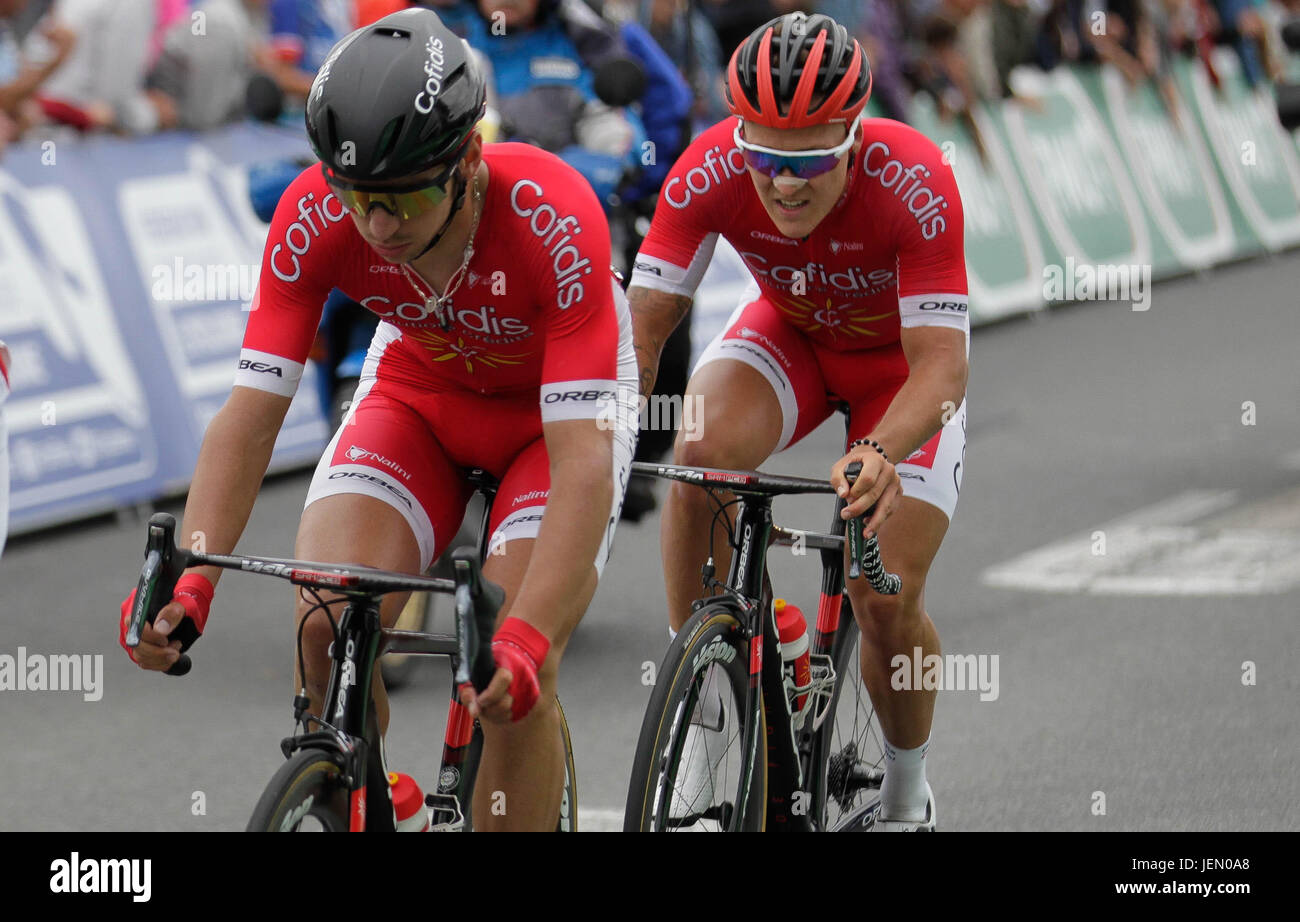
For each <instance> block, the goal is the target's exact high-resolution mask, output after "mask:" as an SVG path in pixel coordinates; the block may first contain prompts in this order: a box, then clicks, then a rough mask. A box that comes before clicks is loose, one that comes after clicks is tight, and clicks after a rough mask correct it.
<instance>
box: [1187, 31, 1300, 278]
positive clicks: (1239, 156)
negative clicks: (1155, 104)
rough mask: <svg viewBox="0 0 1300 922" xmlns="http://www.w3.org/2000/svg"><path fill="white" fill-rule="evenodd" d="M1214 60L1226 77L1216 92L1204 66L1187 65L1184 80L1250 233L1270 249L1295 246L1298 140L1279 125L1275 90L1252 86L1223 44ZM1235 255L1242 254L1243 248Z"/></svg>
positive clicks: (1299, 209) (1299, 204)
mask: <svg viewBox="0 0 1300 922" xmlns="http://www.w3.org/2000/svg"><path fill="white" fill-rule="evenodd" d="M1214 63H1215V66H1216V68H1217V69H1218V71H1219V74H1220V76H1221V77H1222V80H1223V86H1222V87H1221V89H1220V90H1218V91H1217V92H1216V91H1215V90H1214V88H1213V87H1212V86H1211V85H1210V82H1209V78H1208V77H1207V76H1206V74H1205V71H1204V69H1203V68H1200V67H1193V68H1190V69H1185V70H1183V72H1182V73H1180V74H1179V75H1178V78H1179V85H1180V86H1181V87H1182V88H1183V90H1184V92H1186V93H1187V94H1188V97H1189V98H1190V99H1192V100H1193V101H1194V104H1195V109H1196V111H1197V114H1198V115H1199V116H1200V119H1201V125H1202V127H1203V129H1204V131H1205V136H1206V138H1207V139H1208V141H1209V147H1210V150H1211V151H1212V152H1213V155H1214V159H1215V162H1216V163H1217V165H1218V167H1219V169H1220V170H1221V171H1222V174H1223V178H1224V181H1225V182H1226V184H1227V188H1228V190H1229V191H1230V192H1231V194H1232V196H1233V199H1234V200H1235V202H1236V204H1237V205H1238V206H1239V207H1240V209H1241V212H1242V214H1243V216H1244V217H1245V221H1246V223H1247V225H1248V226H1249V228H1250V230H1251V232H1252V233H1253V234H1254V236H1255V237H1256V238H1258V240H1259V241H1260V243H1262V244H1263V245H1264V246H1265V247H1266V248H1267V249H1269V250H1280V249H1283V248H1285V247H1289V246H1295V245H1296V244H1297V243H1300V156H1297V153H1296V145H1295V144H1294V143H1293V142H1292V141H1291V139H1289V138H1288V137H1287V136H1286V133H1285V132H1284V131H1283V130H1282V128H1281V126H1280V125H1279V124H1278V121H1277V108H1276V102H1275V101H1274V98H1273V94H1272V92H1271V91H1270V90H1269V89H1268V88H1267V87H1259V88H1257V89H1254V90H1252V89H1251V88H1250V87H1249V86H1247V84H1246V81H1245V79H1244V77H1243V76H1242V74H1241V66H1240V64H1239V63H1238V61H1237V57H1236V55H1235V54H1233V53H1232V51H1231V50H1229V49H1224V48H1220V49H1218V50H1217V52H1216V53H1215V57H1214ZM1246 252H1249V251H1248V250H1247V251H1246ZM1236 255H1243V249H1242V248H1241V247H1238V250H1237V254H1236Z"/></svg>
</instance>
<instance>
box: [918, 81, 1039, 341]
mask: <svg viewBox="0 0 1300 922" xmlns="http://www.w3.org/2000/svg"><path fill="white" fill-rule="evenodd" d="M911 116H912V124H913V125H914V126H915V127H916V128H917V129H918V130H919V131H921V132H922V133H923V134H925V135H926V136H927V137H928V138H930V140H932V141H934V142H935V144H937V145H939V149H940V150H942V151H943V154H944V160H945V161H947V163H948V164H949V165H950V166H951V167H952V171H953V174H954V175H955V176H956V178H957V187H958V189H959V190H960V192H961V201H962V214H963V216H964V219H965V243H966V279H967V283H968V285H969V290H970V314H971V320H972V322H975V323H978V322H981V321H986V320H992V319H995V318H997V317H1003V316H1006V315H1008V314H1016V313H1021V312H1023V311H1026V310H1037V309H1039V308H1041V307H1043V264H1044V262H1045V260H1044V257H1043V247H1042V243H1041V241H1040V239H1039V235H1038V229H1037V226H1036V225H1035V221H1034V213H1033V209H1032V207H1031V206H1030V204H1029V201H1028V199H1027V198H1026V196H1025V192H1024V189H1023V188H1022V187H1021V185H1020V178H1019V176H1017V175H1016V169H1015V166H1014V164H1013V163H1012V161H1011V155H1010V154H1009V153H1008V151H1007V148H1006V145H1005V143H1003V140H1002V138H1001V136H1000V134H999V133H998V130H997V128H996V126H995V125H994V124H993V120H992V119H991V118H990V116H989V111H988V109H987V108H986V107H983V106H981V107H980V108H979V110H977V111H976V112H975V125H976V129H977V130H978V131H979V134H980V138H981V139H982V140H983V142H984V147H985V156H983V157H982V156H981V155H980V151H979V149H978V146H977V145H976V143H975V140H974V139H973V138H972V137H971V133H970V131H969V130H968V128H967V126H966V125H965V124H964V123H963V122H961V121H959V120H957V119H947V120H942V119H940V118H939V114H938V110H937V108H936V106H935V104H934V101H933V99H932V98H931V97H930V96H928V95H926V94H920V95H918V96H917V97H916V99H915V100H914V101H913V103H912V110H911Z"/></svg>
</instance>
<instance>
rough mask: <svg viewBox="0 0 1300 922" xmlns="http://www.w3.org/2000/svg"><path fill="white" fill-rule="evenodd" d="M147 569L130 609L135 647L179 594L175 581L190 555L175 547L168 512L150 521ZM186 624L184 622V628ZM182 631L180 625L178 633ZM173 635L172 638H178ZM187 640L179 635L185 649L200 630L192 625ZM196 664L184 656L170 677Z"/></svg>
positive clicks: (129, 630)
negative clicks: (173, 597) (141, 635)
mask: <svg viewBox="0 0 1300 922" xmlns="http://www.w3.org/2000/svg"><path fill="white" fill-rule="evenodd" d="M144 554H145V557H144V566H143V567H142V568H141V570H140V581H139V582H138V583H137V584H136V587H135V606H134V607H133V608H132V609H131V620H130V621H129V622H128V623H127V629H126V645H127V646H128V647H136V646H138V645H139V643H140V634H141V632H142V631H143V630H144V626H145V625H146V624H153V622H154V619H155V618H157V617H158V612H160V611H162V610H163V608H164V607H165V606H166V605H167V604H168V603H169V602H171V600H172V594H173V593H174V592H175V591H176V581H177V580H179V579H180V578H181V574H182V573H183V572H185V567H186V565H187V564H186V560H187V558H188V556H189V552H188V551H185V550H183V549H181V548H178V547H176V519H174V518H172V517H171V516H170V515H168V514H167V513H165V512H159V513H156V514H155V515H154V516H153V517H152V518H150V519H149V537H148V538H147V539H146V541H145V547H144ZM185 623H186V622H185V621H182V622H181V625H184V624H185ZM179 630H181V626H180V625H177V628H176V631H179ZM176 631H173V632H172V633H173V635H175V634H176ZM187 633H188V634H190V635H192V636H190V637H188V638H187V637H186V636H183V635H176V639H178V640H180V641H181V644H182V649H184V648H187V647H189V646H190V644H192V643H194V641H195V640H196V639H198V630H197V629H195V628H194V627H193V626H192V625H191V626H190V627H189V630H188V632H187ZM192 665H193V662H192V661H191V660H190V658H189V656H188V655H187V654H185V653H182V654H181V656H180V659H178V660H176V662H174V663H172V665H171V667H170V668H169V669H168V670H167V675H174V676H183V675H185V674H186V673H187V672H189V671H190V667H191V666H192Z"/></svg>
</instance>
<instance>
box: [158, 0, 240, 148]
mask: <svg viewBox="0 0 1300 922" xmlns="http://www.w3.org/2000/svg"><path fill="white" fill-rule="evenodd" d="M255 5H256V3H255V0H195V3H194V6H193V8H192V9H191V10H189V11H188V12H190V13H191V14H193V17H199V16H200V15H201V18H192V16H188V15H186V16H181V17H179V18H175V19H174V20H173V21H172V24H171V26H170V27H169V28H168V29H167V30H166V31H165V33H164V38H163V45H162V51H161V54H160V55H159V57H158V61H157V63H156V64H155V65H154V67H153V69H152V71H151V72H150V74H149V78H148V81H147V84H146V86H147V89H146V92H148V93H149V94H150V95H151V96H152V97H155V98H156V97H159V96H161V97H165V98H166V99H167V100H168V101H169V103H170V105H171V106H172V108H173V109H174V110H175V112H176V126H177V127H178V128H181V129H183V130H186V131H203V130H205V129H208V128H215V127H216V126H218V125H221V124H224V123H225V122H228V121H231V120H233V119H238V118H241V117H242V116H243V114H244V100H245V93H246V89H247V86H248V80H249V76H250V73H251V64H252V54H253V49H254V47H255V40H256V32H255V30H254V27H253V22H252V19H251V18H250V15H249V13H250V10H249V7H250V6H255ZM182 12H186V11H184V10H182Z"/></svg>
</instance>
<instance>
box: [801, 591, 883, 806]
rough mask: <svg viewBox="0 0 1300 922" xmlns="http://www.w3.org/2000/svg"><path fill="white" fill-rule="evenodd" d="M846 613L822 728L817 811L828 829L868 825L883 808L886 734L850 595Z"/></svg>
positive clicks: (817, 764)
mask: <svg viewBox="0 0 1300 922" xmlns="http://www.w3.org/2000/svg"><path fill="white" fill-rule="evenodd" d="M840 618H841V623H842V624H843V627H842V628H841V630H840V631H839V634H838V636H837V637H836V639H835V647H834V654H835V657H834V662H835V673H836V678H835V688H834V691H833V692H832V695H831V704H830V711H829V712H828V713H827V716H826V721H825V722H824V723H823V724H822V726H821V728H820V729H819V730H818V731H817V748H816V751H815V753H814V762H813V765H814V768H813V770H814V771H815V772H816V775H815V777H816V779H817V785H816V788H815V793H814V796H813V811H814V812H813V815H814V816H815V817H816V818H817V820H818V823H819V825H820V828H821V829H823V830H825V831H828V832H833V831H866V830H868V829H870V828H871V826H872V825H874V823H875V818H876V811H877V810H878V809H879V801H880V782H881V779H882V778H883V777H884V764H885V750H884V734H883V733H881V731H880V722H879V720H877V718H876V712H875V707H874V706H873V705H872V703H871V696H870V695H869V694H868V693H867V687H866V683H865V682H863V680H862V668H861V663H860V660H859V650H860V649H861V643H862V631H861V630H860V629H859V628H858V625H857V622H855V621H854V619H853V610H852V608H851V607H850V605H849V601H848V598H847V596H846V597H845V598H844V601H843V609H842V610H841V612H840Z"/></svg>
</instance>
